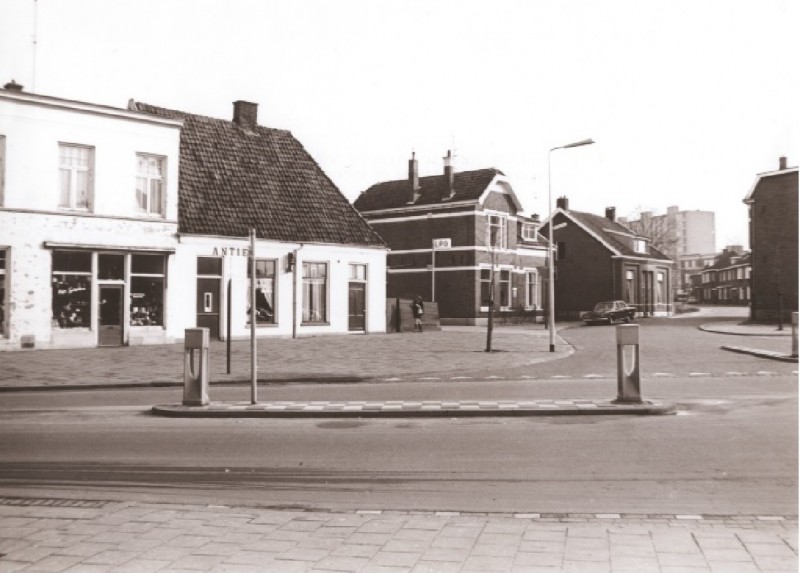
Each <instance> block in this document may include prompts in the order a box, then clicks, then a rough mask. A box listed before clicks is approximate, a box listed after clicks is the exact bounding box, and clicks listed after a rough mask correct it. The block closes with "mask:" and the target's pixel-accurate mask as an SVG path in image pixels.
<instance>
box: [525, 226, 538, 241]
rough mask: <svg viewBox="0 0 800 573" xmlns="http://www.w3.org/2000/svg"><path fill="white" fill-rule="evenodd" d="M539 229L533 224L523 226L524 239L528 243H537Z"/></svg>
mask: <svg viewBox="0 0 800 573" xmlns="http://www.w3.org/2000/svg"><path fill="white" fill-rule="evenodd" d="M537 231H538V229H537V227H536V225H534V224H533V223H523V224H522V238H523V239H525V240H526V241H535V240H536V239H537Z"/></svg>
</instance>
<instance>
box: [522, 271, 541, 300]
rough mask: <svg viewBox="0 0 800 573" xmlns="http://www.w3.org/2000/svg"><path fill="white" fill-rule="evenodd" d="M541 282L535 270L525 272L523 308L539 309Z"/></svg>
mask: <svg viewBox="0 0 800 573" xmlns="http://www.w3.org/2000/svg"><path fill="white" fill-rule="evenodd" d="M541 297H542V291H541V281H540V279H539V271H537V270H536V269H534V270H532V271H526V272H525V308H527V309H531V308H534V307H536V308H540V307H541V305H542V300H541Z"/></svg>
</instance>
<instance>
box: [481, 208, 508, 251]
mask: <svg viewBox="0 0 800 573" xmlns="http://www.w3.org/2000/svg"><path fill="white" fill-rule="evenodd" d="M486 242H487V244H488V245H489V246H490V247H493V248H497V249H506V248H508V236H507V232H506V219H505V217H501V216H500V215H489V226H488V228H487V237H486Z"/></svg>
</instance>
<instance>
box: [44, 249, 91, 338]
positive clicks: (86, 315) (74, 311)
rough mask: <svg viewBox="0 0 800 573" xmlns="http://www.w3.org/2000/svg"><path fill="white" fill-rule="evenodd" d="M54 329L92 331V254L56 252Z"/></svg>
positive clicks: (54, 261) (54, 253) (54, 267)
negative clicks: (90, 329)
mask: <svg viewBox="0 0 800 573" xmlns="http://www.w3.org/2000/svg"><path fill="white" fill-rule="evenodd" d="M52 288H53V326H54V327H57V328H89V326H90V324H91V318H92V313H91V294H92V253H89V252H83V251H53V287H52Z"/></svg>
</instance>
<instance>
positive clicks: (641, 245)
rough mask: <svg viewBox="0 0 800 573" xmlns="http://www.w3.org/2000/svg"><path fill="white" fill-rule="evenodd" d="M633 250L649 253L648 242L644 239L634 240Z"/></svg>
mask: <svg viewBox="0 0 800 573" xmlns="http://www.w3.org/2000/svg"><path fill="white" fill-rule="evenodd" d="M633 250H634V251H635V252H637V253H647V242H646V241H645V240H644V239H634V240H633Z"/></svg>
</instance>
